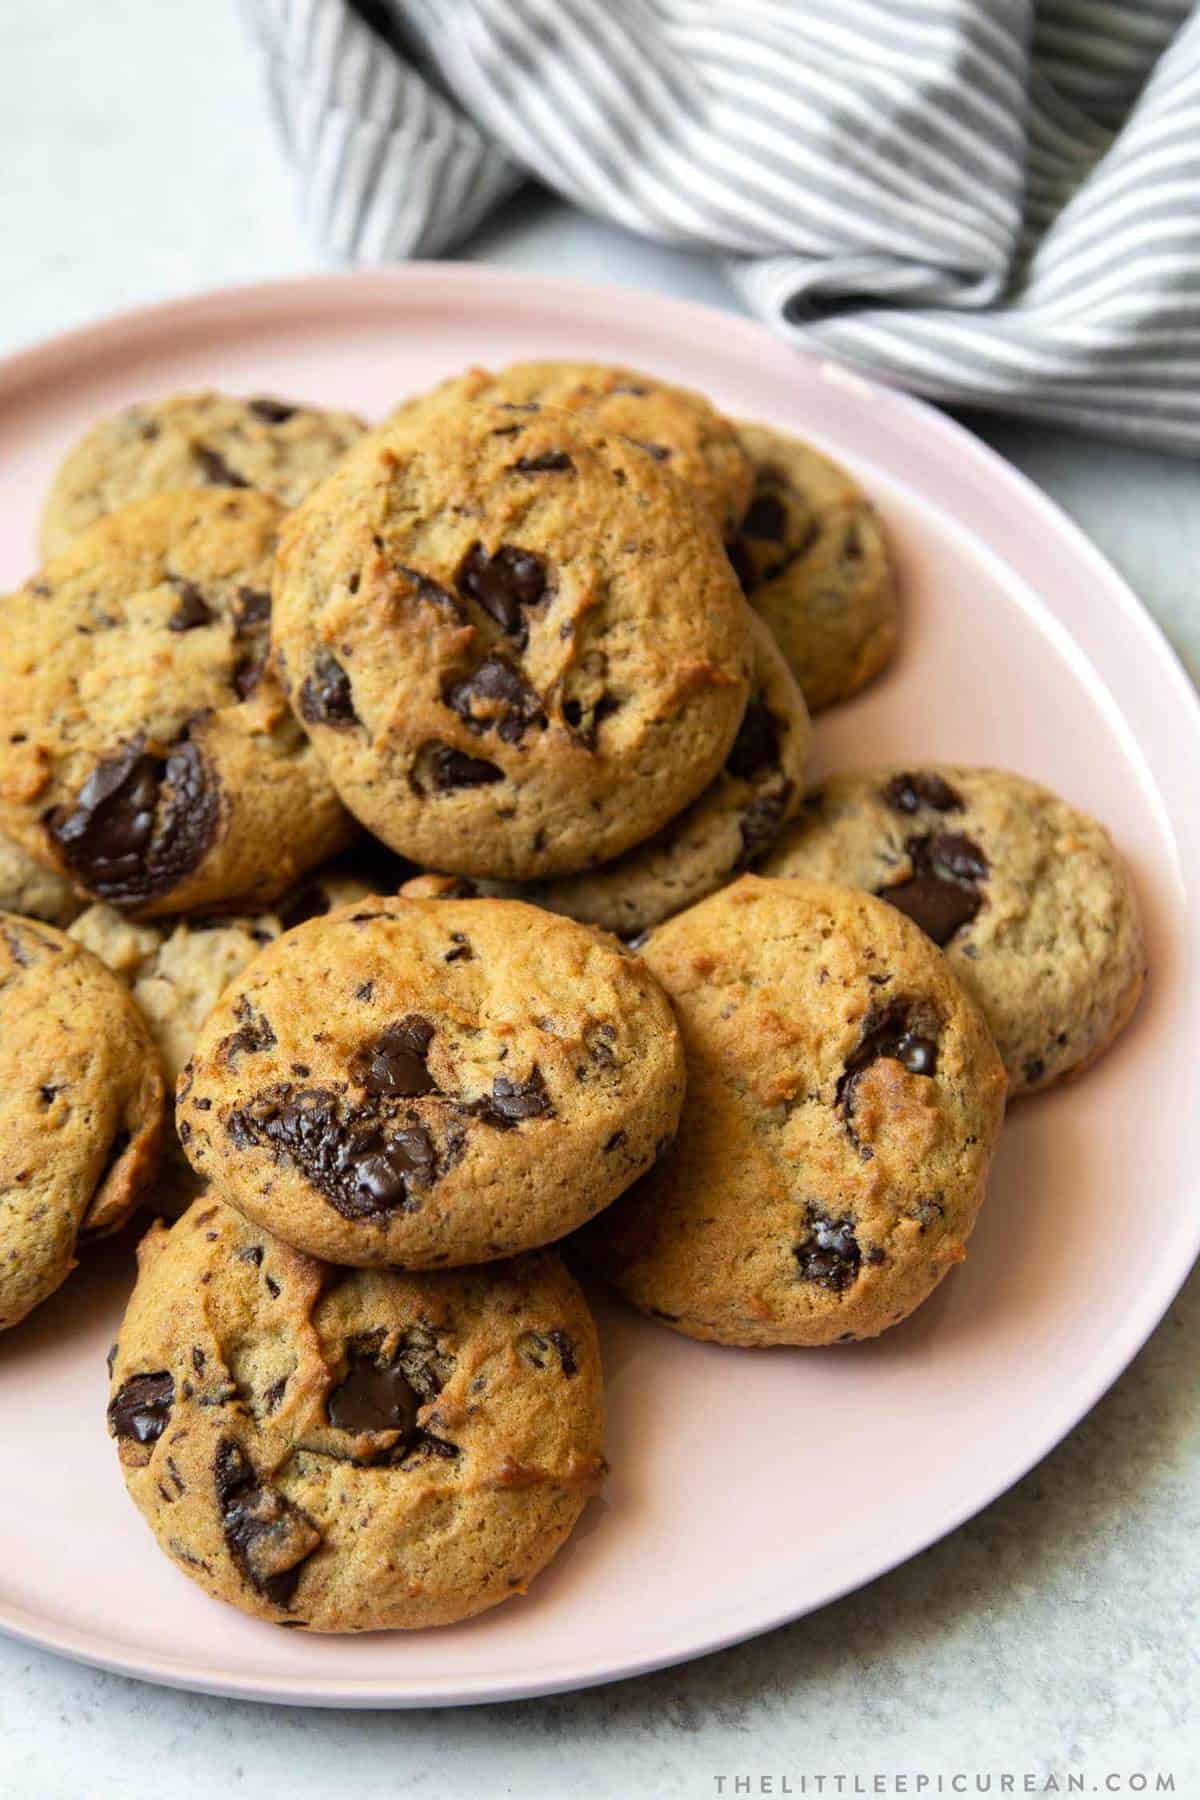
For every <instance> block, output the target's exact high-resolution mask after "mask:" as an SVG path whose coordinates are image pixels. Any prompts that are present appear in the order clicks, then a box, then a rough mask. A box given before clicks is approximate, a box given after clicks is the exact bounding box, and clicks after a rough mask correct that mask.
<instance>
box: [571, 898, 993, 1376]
mask: <svg viewBox="0 0 1200 1800" xmlns="http://www.w3.org/2000/svg"><path fill="white" fill-rule="evenodd" d="M642 956H643V960H644V961H645V962H646V964H647V965H648V967H649V968H650V969H651V970H652V971H653V973H654V974H655V975H656V976H657V977H658V979H659V981H660V982H661V983H662V985H663V987H664V988H665V989H666V991H667V993H668V994H669V995H670V997H671V1000H672V1003H673V1005H674V1008H675V1013H676V1017H677V1018H678V1020H679V1027H680V1031H681V1033H682V1036H683V1044H684V1053H685V1057H686V1061H687V1081H688V1086H687V1098H686V1100H685V1102H684V1109H683V1115H682V1117H681V1119H680V1124H679V1134H678V1136H677V1138H676V1140H675V1143H674V1145H673V1146H672V1148H671V1149H670V1150H669V1151H668V1152H667V1154H666V1155H665V1156H664V1157H663V1159H662V1160H661V1162H659V1163H658V1165H657V1166H656V1167H655V1168H654V1170H653V1171H652V1172H651V1173H650V1174H649V1175H647V1176H646V1177H645V1179H644V1180H642V1181H640V1182H639V1183H638V1184H637V1186H636V1187H635V1188H633V1189H631V1190H630V1192H629V1193H627V1194H625V1195H623V1196H622V1198H621V1199H619V1200H618V1201H617V1202H616V1204H615V1205H614V1206H612V1207H610V1208H609V1210H608V1211H607V1212H606V1213H605V1214H604V1215H603V1216H602V1217H601V1218H600V1219H597V1220H596V1221H595V1223H594V1224H593V1225H590V1226H589V1227H587V1229H586V1230H585V1232H583V1233H582V1234H581V1237H580V1239H579V1240H577V1242H578V1243H579V1245H580V1249H581V1253H582V1255H583V1257H584V1258H585V1260H586V1261H588V1262H589V1263H591V1264H592V1265H594V1266H595V1267H596V1268H597V1269H598V1270H599V1271H600V1272H601V1273H603V1274H604V1275H606V1276H607V1277H608V1278H609V1279H610V1280H611V1281H612V1282H613V1284H614V1285H615V1286H616V1287H617V1288H618V1289H619V1291H620V1292H621V1293H622V1294H624V1295H625V1296H626V1298H627V1299H629V1300H631V1301H632V1302H633V1303H634V1305H635V1306H638V1307H640V1308H641V1309H642V1310H643V1311H644V1312H648V1313H650V1314H652V1315H653V1316H654V1317H655V1318H658V1319H660V1320H661V1321H662V1322H663V1323H665V1324H668V1325H670V1326H672V1327H673V1328H674V1329H675V1330H676V1331H680V1332H683V1333H685V1334H686V1335H687V1336H689V1337H698V1338H709V1339H713V1340H715V1341H716V1342H718V1343H723V1344H745V1345H752V1344H764V1345H765V1344H830V1343H836V1342H841V1341H848V1340H850V1339H852V1338H864V1337H874V1336H876V1335H877V1334H878V1333H879V1332H881V1331H885V1330H887V1328H888V1327H889V1326H890V1325H893V1324H895V1323H897V1322H898V1321H899V1320H900V1319H903V1318H904V1317H905V1316H906V1315H907V1314H908V1313H910V1312H912V1310H913V1309H914V1307H916V1306H918V1305H919V1304H920V1303H921V1301H922V1300H924V1299H925V1298H926V1297H927V1296H928V1295H929V1294H930V1293H931V1292H932V1290H933V1289H934V1288H935V1287H936V1286H937V1284H938V1282H939V1281H940V1280H941V1279H942V1277H943V1276H944V1275H945V1274H946V1273H947V1272H948V1270H949V1269H951V1268H952V1267H953V1266H954V1265H955V1264H956V1263H957V1262H960V1261H961V1260H962V1258H963V1256H964V1254H965V1248H964V1247H965V1244H966V1240H967V1238H968V1237H969V1235H970V1232H971V1229H972V1226H973V1225H974V1223H975V1217H976V1214H977V1212H978V1210H979V1206H980V1203H981V1201H982V1198H983V1191H984V1183H985V1180H986V1176H987V1170H988V1164H989V1162H990V1160H991V1155H992V1150H993V1148H994V1145H995V1141H996V1137H997V1134H998V1132H999V1128H1000V1121H1001V1116H1002V1113H1003V1108H1004V1088H1005V1081H1004V1070H1003V1067H1002V1065H1001V1063H1000V1059H999V1057H998V1055H997V1054H996V1050H995V1047H994V1045H993V1044H992V1041H991V1038H990V1036H989V1034H988V1030H987V1027H986V1025H985V1024H984V1021H983V1018H982V1015H981V1014H980V1012H979V1011H978V1009H977V1008H976V1006H975V1004H974V1002H973V1001H971V1000H970V999H969V998H968V997H967V995H966V994H965V993H964V992H963V990H962V988H961V987H960V986H959V984H958V982H957V981H956V980H955V979H954V976H953V975H952V974H951V972H950V970H949V968H948V966H947V964H946V961H945V959H944V957H942V956H941V955H940V953H939V952H938V951H937V950H936V949H935V948H934V947H933V945H932V944H930V943H929V941H928V940H927V939H926V938H925V937H924V936H923V935H922V933H921V932H920V931H919V930H918V929H917V927H916V926H914V925H913V924H912V923H911V921H909V920H908V919H906V918H904V917H903V916H902V915H901V914H900V913H898V912H897V911H896V910H895V909H894V908H892V907H888V906H885V905H884V903H883V902H882V901H881V900H876V899H874V898H873V897H872V896H871V895H868V894H860V893H856V892H855V891H854V890H852V889H850V888H840V887H834V886H832V885H830V884H827V883H824V882H806V881H765V880H762V879H760V878H759V877H757V876H754V875H746V876H743V877H742V879H741V880H740V881H738V882H735V883H734V884H733V885H732V886H731V887H727V888H724V889H722V891H721V892H720V893H719V894H714V895H713V896H712V897H711V898H710V899H708V900H705V901H702V902H701V904H700V905H699V906H695V907H693V908H691V910H690V911H689V912H686V913H680V914H678V915H677V917H675V918H674V919H671V920H668V922H667V923H666V924H665V925H661V926H660V927H659V928H658V930H657V931H655V932H654V933H653V934H652V935H651V937H650V938H649V940H648V942H647V943H646V945H645V947H644V949H643V951H642Z"/></svg>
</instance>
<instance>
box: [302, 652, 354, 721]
mask: <svg viewBox="0 0 1200 1800" xmlns="http://www.w3.org/2000/svg"><path fill="white" fill-rule="evenodd" d="M300 717H301V718H302V719H305V720H307V722H308V723H309V724H310V725H332V726H333V727H334V729H335V730H338V731H342V730H344V729H345V728H346V726H348V725H357V724H358V714H357V713H356V712H355V710H354V696H353V694H352V693H351V691H350V677H349V676H348V675H347V673H346V671H345V669H343V667H342V665H341V663H340V662H338V660H337V658H336V657H333V656H331V655H330V654H329V651H328V650H318V652H317V655H316V659H315V661H314V662H313V667H312V673H311V675H309V676H308V677H307V679H306V680H305V681H304V682H303V684H302V685H301V688H300Z"/></svg>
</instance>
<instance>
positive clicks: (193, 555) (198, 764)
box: [0, 489, 354, 916]
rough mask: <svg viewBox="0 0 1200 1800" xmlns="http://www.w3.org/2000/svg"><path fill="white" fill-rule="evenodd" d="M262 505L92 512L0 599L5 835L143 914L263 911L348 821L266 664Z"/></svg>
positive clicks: (342, 839) (198, 496)
mask: <svg viewBox="0 0 1200 1800" xmlns="http://www.w3.org/2000/svg"><path fill="white" fill-rule="evenodd" d="M283 516H284V515H283V514H282V511H281V509H280V508H279V507H278V506H277V505H276V503H275V502H274V501H273V500H269V499H267V497H266V496H265V495H263V494H254V493H235V492H232V491H231V490H229V489H220V490H218V489H213V490H212V491H211V492H209V493H204V492H202V491H200V490H196V491H194V492H191V493H179V494H160V495H158V496H157V497H156V498H154V499H151V500H142V501H139V502H137V503H136V504H135V505H133V506H129V507H126V508H124V509H123V510H122V511H121V512H119V513H114V514H113V515H112V516H111V517H110V518H107V519H101V520H100V522H99V523H98V524H96V525H93V526H92V528H91V529H90V531H87V532H85V533H84V535H83V536H82V537H80V538H78V539H76V541H75V543H74V544H73V545H72V546H71V548H70V549H69V550H67V551H66V552H64V554H63V555H62V556H60V557H56V558H55V559H54V561H53V562H51V563H48V564H47V565H46V567H45V568H44V569H43V570H42V571H41V573H40V574H38V575H36V576H35V577H34V578H33V579H32V580H31V581H30V582H28V583H27V584H26V586H25V587H24V588H22V589H21V590H20V591H19V592H18V593H16V594H14V595H12V596H11V597H10V599H9V600H8V601H7V602H6V604H5V610H4V632H3V634H2V635H0V829H3V830H4V831H5V832H7V833H8V835H9V836H11V837H12V838H13V839H15V840H16V842H17V843H19V844H20V845H21V847H22V848H23V849H24V850H26V851H27V852H28V853H29V855H31V856H33V857H35V858H36V859H37V860H39V861H40V862H43V863H45V864H46V865H47V866H48V867H49V868H51V869H54V870H56V871H57V872H58V873H59V874H60V875H62V876H64V877H66V878H69V879H70V880H71V881H73V882H74V884H75V886H76V887H77V888H78V889H79V890H80V891H81V892H83V893H86V894H88V895H90V896H92V897H93V898H95V899H98V900H107V901H109V902H111V903H112V904H113V905H115V906H119V907H121V908H123V909H124V910H126V911H128V912H130V913H131V914H135V915H138V916H145V915H151V914H156V913H176V912H191V911H196V910H200V909H203V910H211V909H213V908H226V909H229V908H231V907H233V906H235V905H236V906H238V907H239V908H240V909H242V910H246V909H249V910H257V909H258V908H259V907H261V906H265V905H267V904H269V903H270V901H271V900H272V899H274V898H275V897H276V896H277V895H278V894H280V893H283V892H285V891H286V890H287V889H288V888H289V887H291V886H292V885H293V884H294V882H295V881H296V879H297V877H298V876H299V875H300V874H301V873H302V872H303V871H304V870H305V869H307V868H309V867H311V866H312V865H313V864H315V863H317V862H320V861H321V860H322V859H323V858H324V857H326V856H328V855H330V854H331V853H332V852H334V851H335V850H337V849H339V848H340V847H341V845H342V844H344V843H346V842H348V840H349V838H350V837H351V836H352V835H353V831H354V827H353V824H352V821H351V820H350V819H349V817H348V816H347V814H346V813H345V811H344V810H343V808H342V806H341V804H340V803H339V801H338V798H337V795H336V794H335V793H334V790H333V788H332V786H331V784H330V782H329V780H328V778H327V776H326V775H325V772H324V770H323V768H322V766H321V762H320V759H319V758H318V756H317V754H316V752H315V751H314V750H313V748H312V746H311V744H309V742H308V740H307V739H306V738H305V736H304V734H303V732H302V731H301V730H300V728H299V727H298V726H297V724H296V722H295V720H294V719H293V717H292V715H291V713H290V710H289V708H288V706H287V704H286V702H285V700H284V697H283V695H282V693H281V691H280V689H279V686H278V684H277V682H276V681H275V679H274V678H273V676H272V675H271V673H270V671H269V670H268V669H267V668H266V657H267V652H268V633H269V629H270V605H271V602H270V576H271V558H272V555H273V552H274V548H275V539H276V532H277V530H278V526H279V521H280V519H281V518H282V517H283Z"/></svg>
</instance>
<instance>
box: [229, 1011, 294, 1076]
mask: <svg viewBox="0 0 1200 1800" xmlns="http://www.w3.org/2000/svg"><path fill="white" fill-rule="evenodd" d="M237 1016H238V1018H239V1019H240V1020H241V1021H242V1023H241V1024H240V1025H239V1026H238V1028H237V1030H236V1031H235V1032H232V1033H231V1034H230V1036H229V1037H227V1038H226V1039H225V1040H224V1042H223V1043H222V1045H221V1047H220V1049H219V1050H218V1052H217V1054H218V1055H219V1056H220V1057H222V1058H223V1060H224V1061H225V1062H227V1063H228V1064H229V1066H230V1068H235V1067H236V1066H237V1059H238V1057H239V1056H242V1055H247V1056H254V1055H256V1054H258V1053H259V1052H260V1051H263V1050H273V1049H274V1048H275V1045H276V1044H277V1043H278V1041H279V1040H278V1039H277V1038H276V1036H275V1033H274V1031H273V1030H272V1028H271V1023H270V1021H269V1020H268V1019H266V1018H264V1017H263V1016H262V1015H261V1014H260V1013H256V1012H255V1011H254V1008H253V1007H252V1006H251V1005H250V1003H249V1001H248V1000H245V999H243V1000H242V1002H241V1004H240V1006H239V1007H238V1012H237Z"/></svg>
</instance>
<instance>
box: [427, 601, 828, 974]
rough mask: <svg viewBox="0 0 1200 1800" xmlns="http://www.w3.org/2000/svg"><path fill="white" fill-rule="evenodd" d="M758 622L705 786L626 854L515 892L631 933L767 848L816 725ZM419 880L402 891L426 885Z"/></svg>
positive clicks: (792, 798) (790, 809)
mask: <svg viewBox="0 0 1200 1800" xmlns="http://www.w3.org/2000/svg"><path fill="white" fill-rule="evenodd" d="M754 627H755V630H754V647H755V657H754V665H755V666H754V686H753V687H752V689H751V691H750V700H749V704H748V705H747V707H746V712H745V716H744V717H743V719H742V723H741V725H740V726H739V728H738V734H737V737H736V738H735V739H734V742H733V749H732V750H731V751H730V752H729V755H728V756H727V757H726V759H725V766H724V768H723V769H722V770H721V773H720V774H719V775H718V776H717V779H716V780H715V781H714V782H713V783H712V785H711V787H709V788H708V789H707V790H706V792H705V793H703V794H701V796H700V798H699V800H694V801H693V802H692V804H691V806H689V807H688V808H687V809H686V811H684V812H682V813H680V814H679V816H678V818H675V819H672V820H671V821H670V823H669V824H668V825H664V826H663V828H662V830H661V831H659V832H657V833H656V834H655V835H654V837H652V838H650V839H648V840H647V842H646V843H644V844H637V845H635V847H634V848H633V849H632V850H627V851H626V852H625V854H624V856H618V857H617V858H616V859H615V861H613V862H610V863H604V864H602V865H601V867H600V868H598V869H591V870H589V871H588V872H587V873H586V874H583V875H565V876H563V877H562V878H561V879H560V880H558V881H544V882H537V883H532V882H531V883H528V884H526V885H525V886H524V887H522V888H521V889H520V890H519V897H520V898H522V899H525V900H529V901H532V902H533V904H534V905H535V906H544V907H546V908H547V909H548V910H549V911H550V912H556V913H565V914H566V915H567V917H568V918H572V919H580V920H582V921H583V923H584V924H587V925H599V926H601V927H602V928H603V929H604V930H605V931H613V932H616V933H617V935H618V936H620V937H623V938H627V939H628V938H635V937H638V936H639V935H640V934H641V933H642V932H643V931H648V930H649V929H650V928H651V927H652V926H654V925H658V924H660V923H661V922H662V920H663V919H666V918H669V917H670V916H671V914H672V913H677V912H680V911H681V910H682V909H683V908H684V907H685V906H692V905H694V904H695V902H696V901H697V900H703V899H704V897H705V895H706V894H711V893H712V892H713V891H714V889H716V888H719V887H722V886H723V885H724V883H725V882H727V881H729V880H730V879H731V878H732V877H733V876H734V875H737V874H739V873H740V872H741V870H743V869H745V868H747V867H749V866H750V865H752V864H754V863H756V862H758V861H759V860H760V859H761V858H762V857H763V856H765V855H766V853H767V851H768V850H770V848H771V846H772V845H773V844H774V842H775V840H776V839H777V838H778V836H779V834H780V832H781V831H782V829H783V827H784V826H785V825H786V823H787V822H788V820H789V819H791V818H792V817H793V815H794V814H795V813H796V811H797V810H798V808H799V806H800V803H801V800H802V798H803V791H804V790H803V779H804V764H805V760H806V758H807V755H808V745H809V739H810V737H811V735H812V733H811V727H810V725H809V719H808V709H807V708H806V707H805V704H804V697H803V695H802V694H801V692H800V690H799V688H798V687H797V686H796V683H795V681H794V680H793V678H792V674H791V671H790V670H789V668H788V666H787V664H786V663H785V662H784V660H783V657H782V656H781V655H780V653H779V651H778V649H777V648H776V646H775V642H774V640H773V638H772V637H771V634H770V632H769V631H768V630H767V628H766V626H765V625H764V624H763V623H762V621H761V619H755V621H754ZM425 879H428V878H425ZM421 881H422V877H420V876H418V877H417V878H416V881H415V882H411V883H409V884H408V885H407V886H406V888H405V889H404V891H405V892H406V893H409V892H415V893H420V892H423V891H427V890H425V889H423V888H422V887H421V885H420V883H421ZM491 885H499V884H491ZM485 891H486V889H485ZM506 891H509V892H513V891H514V890H512V889H507V890H506Z"/></svg>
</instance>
